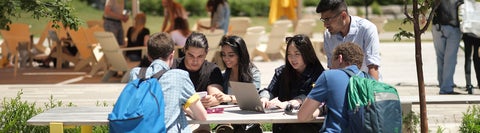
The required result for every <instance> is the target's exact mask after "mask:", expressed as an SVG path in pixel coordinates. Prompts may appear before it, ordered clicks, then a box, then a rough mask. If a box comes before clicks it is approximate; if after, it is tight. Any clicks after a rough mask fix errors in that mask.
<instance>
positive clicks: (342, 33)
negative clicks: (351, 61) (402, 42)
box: [316, 0, 381, 80]
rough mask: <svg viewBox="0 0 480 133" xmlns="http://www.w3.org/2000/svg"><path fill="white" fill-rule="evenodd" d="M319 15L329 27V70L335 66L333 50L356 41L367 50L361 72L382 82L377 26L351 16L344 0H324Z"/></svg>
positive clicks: (364, 51) (325, 44)
mask: <svg viewBox="0 0 480 133" xmlns="http://www.w3.org/2000/svg"><path fill="white" fill-rule="evenodd" d="M316 12H317V13H321V18H320V20H321V21H322V22H323V26H324V27H325V28H326V30H325V34H324V48H325V52H326V53H327V59H328V68H331V66H332V56H333V49H335V47H337V46H338V45H340V44H343V43H345V42H353V43H355V44H357V45H359V46H360V47H361V48H362V49H363V53H364V56H365V57H364V60H363V64H362V65H361V66H362V68H361V69H360V70H362V71H364V72H367V73H368V74H370V75H371V76H372V77H374V78H375V79H377V80H379V79H380V77H381V76H380V73H379V70H378V69H379V67H380V50H379V47H380V46H379V45H380V40H379V38H378V32H377V27H376V26H375V24H373V23H372V22H370V21H368V20H367V19H363V18H360V17H358V16H350V15H349V14H348V10H347V3H346V2H345V1H344V0H321V1H320V3H318V5H317V9H316Z"/></svg>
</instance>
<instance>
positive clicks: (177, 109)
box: [130, 59, 199, 133]
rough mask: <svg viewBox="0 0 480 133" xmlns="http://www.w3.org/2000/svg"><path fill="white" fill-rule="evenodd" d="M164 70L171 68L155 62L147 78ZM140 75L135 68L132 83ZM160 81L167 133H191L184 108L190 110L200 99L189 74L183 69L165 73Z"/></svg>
mask: <svg viewBox="0 0 480 133" xmlns="http://www.w3.org/2000/svg"><path fill="white" fill-rule="evenodd" d="M163 69H166V70H169V69H170V67H168V65H167V64H166V63H165V62H164V61H162V60H158V59H157V60H154V61H153V62H152V64H151V65H150V66H149V67H148V69H147V72H146V74H145V76H146V77H151V76H152V75H153V74H155V73H157V72H159V71H161V70H163ZM139 73H140V67H136V68H133V69H132V71H131V72H130V81H131V80H135V79H137V78H138V74H139ZM158 81H159V82H160V84H161V86H162V90H163V99H164V103H165V127H166V128H167V133H170V132H172V133H178V132H181V133H184V132H191V130H190V129H189V128H188V126H187V125H188V123H187V117H186V116H185V112H184V111H183V109H182V108H188V105H191V104H192V103H191V102H192V101H196V100H198V98H199V97H198V96H194V94H195V88H194V87H193V83H192V81H191V80H190V77H189V76H188V72H187V71H184V70H181V69H172V70H169V71H167V72H166V73H164V74H163V75H162V77H161V78H160V79H159V80H158ZM194 98H197V99H194Z"/></svg>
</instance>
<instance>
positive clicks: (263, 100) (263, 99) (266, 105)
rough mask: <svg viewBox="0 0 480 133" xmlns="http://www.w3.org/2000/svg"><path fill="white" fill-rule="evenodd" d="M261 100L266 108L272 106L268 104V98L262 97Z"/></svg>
mask: <svg viewBox="0 0 480 133" xmlns="http://www.w3.org/2000/svg"><path fill="white" fill-rule="evenodd" d="M260 102H262V105H263V107H265V108H267V107H269V106H271V105H269V104H268V103H269V102H268V98H260Z"/></svg>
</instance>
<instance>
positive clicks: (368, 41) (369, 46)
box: [362, 24, 380, 80]
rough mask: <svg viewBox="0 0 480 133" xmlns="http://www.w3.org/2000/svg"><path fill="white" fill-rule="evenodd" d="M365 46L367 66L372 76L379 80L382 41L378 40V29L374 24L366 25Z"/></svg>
mask: <svg viewBox="0 0 480 133" xmlns="http://www.w3.org/2000/svg"><path fill="white" fill-rule="evenodd" d="M366 26H367V27H365V28H366V31H365V33H364V34H366V35H365V44H363V46H362V47H363V52H364V54H365V58H366V59H365V61H366V62H365V64H366V65H367V66H366V67H367V68H368V74H370V75H371V76H372V77H373V78H375V79H376V80H378V79H379V72H378V67H379V64H380V52H379V48H380V40H379V38H378V32H377V27H376V26H375V25H373V24H370V25H366Z"/></svg>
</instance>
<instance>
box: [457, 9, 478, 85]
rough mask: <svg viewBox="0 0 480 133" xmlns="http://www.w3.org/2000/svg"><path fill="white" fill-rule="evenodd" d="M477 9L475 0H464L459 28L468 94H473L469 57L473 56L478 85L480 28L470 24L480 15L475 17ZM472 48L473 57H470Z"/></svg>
mask: <svg viewBox="0 0 480 133" xmlns="http://www.w3.org/2000/svg"><path fill="white" fill-rule="evenodd" d="M478 10H480V3H479V2H475V0H464V3H463V8H462V9H461V11H463V14H462V15H461V16H462V18H461V20H462V25H461V30H462V32H463V37H462V39H463V43H464V50H465V79H466V82H467V85H466V88H467V92H468V94H473V88H474V86H473V85H472V79H471V76H470V74H471V68H472V67H471V62H472V60H471V58H473V68H474V69H475V76H476V79H477V87H480V57H479V55H478V50H479V46H480V28H474V26H478V25H474V24H472V22H473V21H478V20H479V19H480V17H475V16H477V15H478V12H479V11H478ZM472 50H473V57H472Z"/></svg>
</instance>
